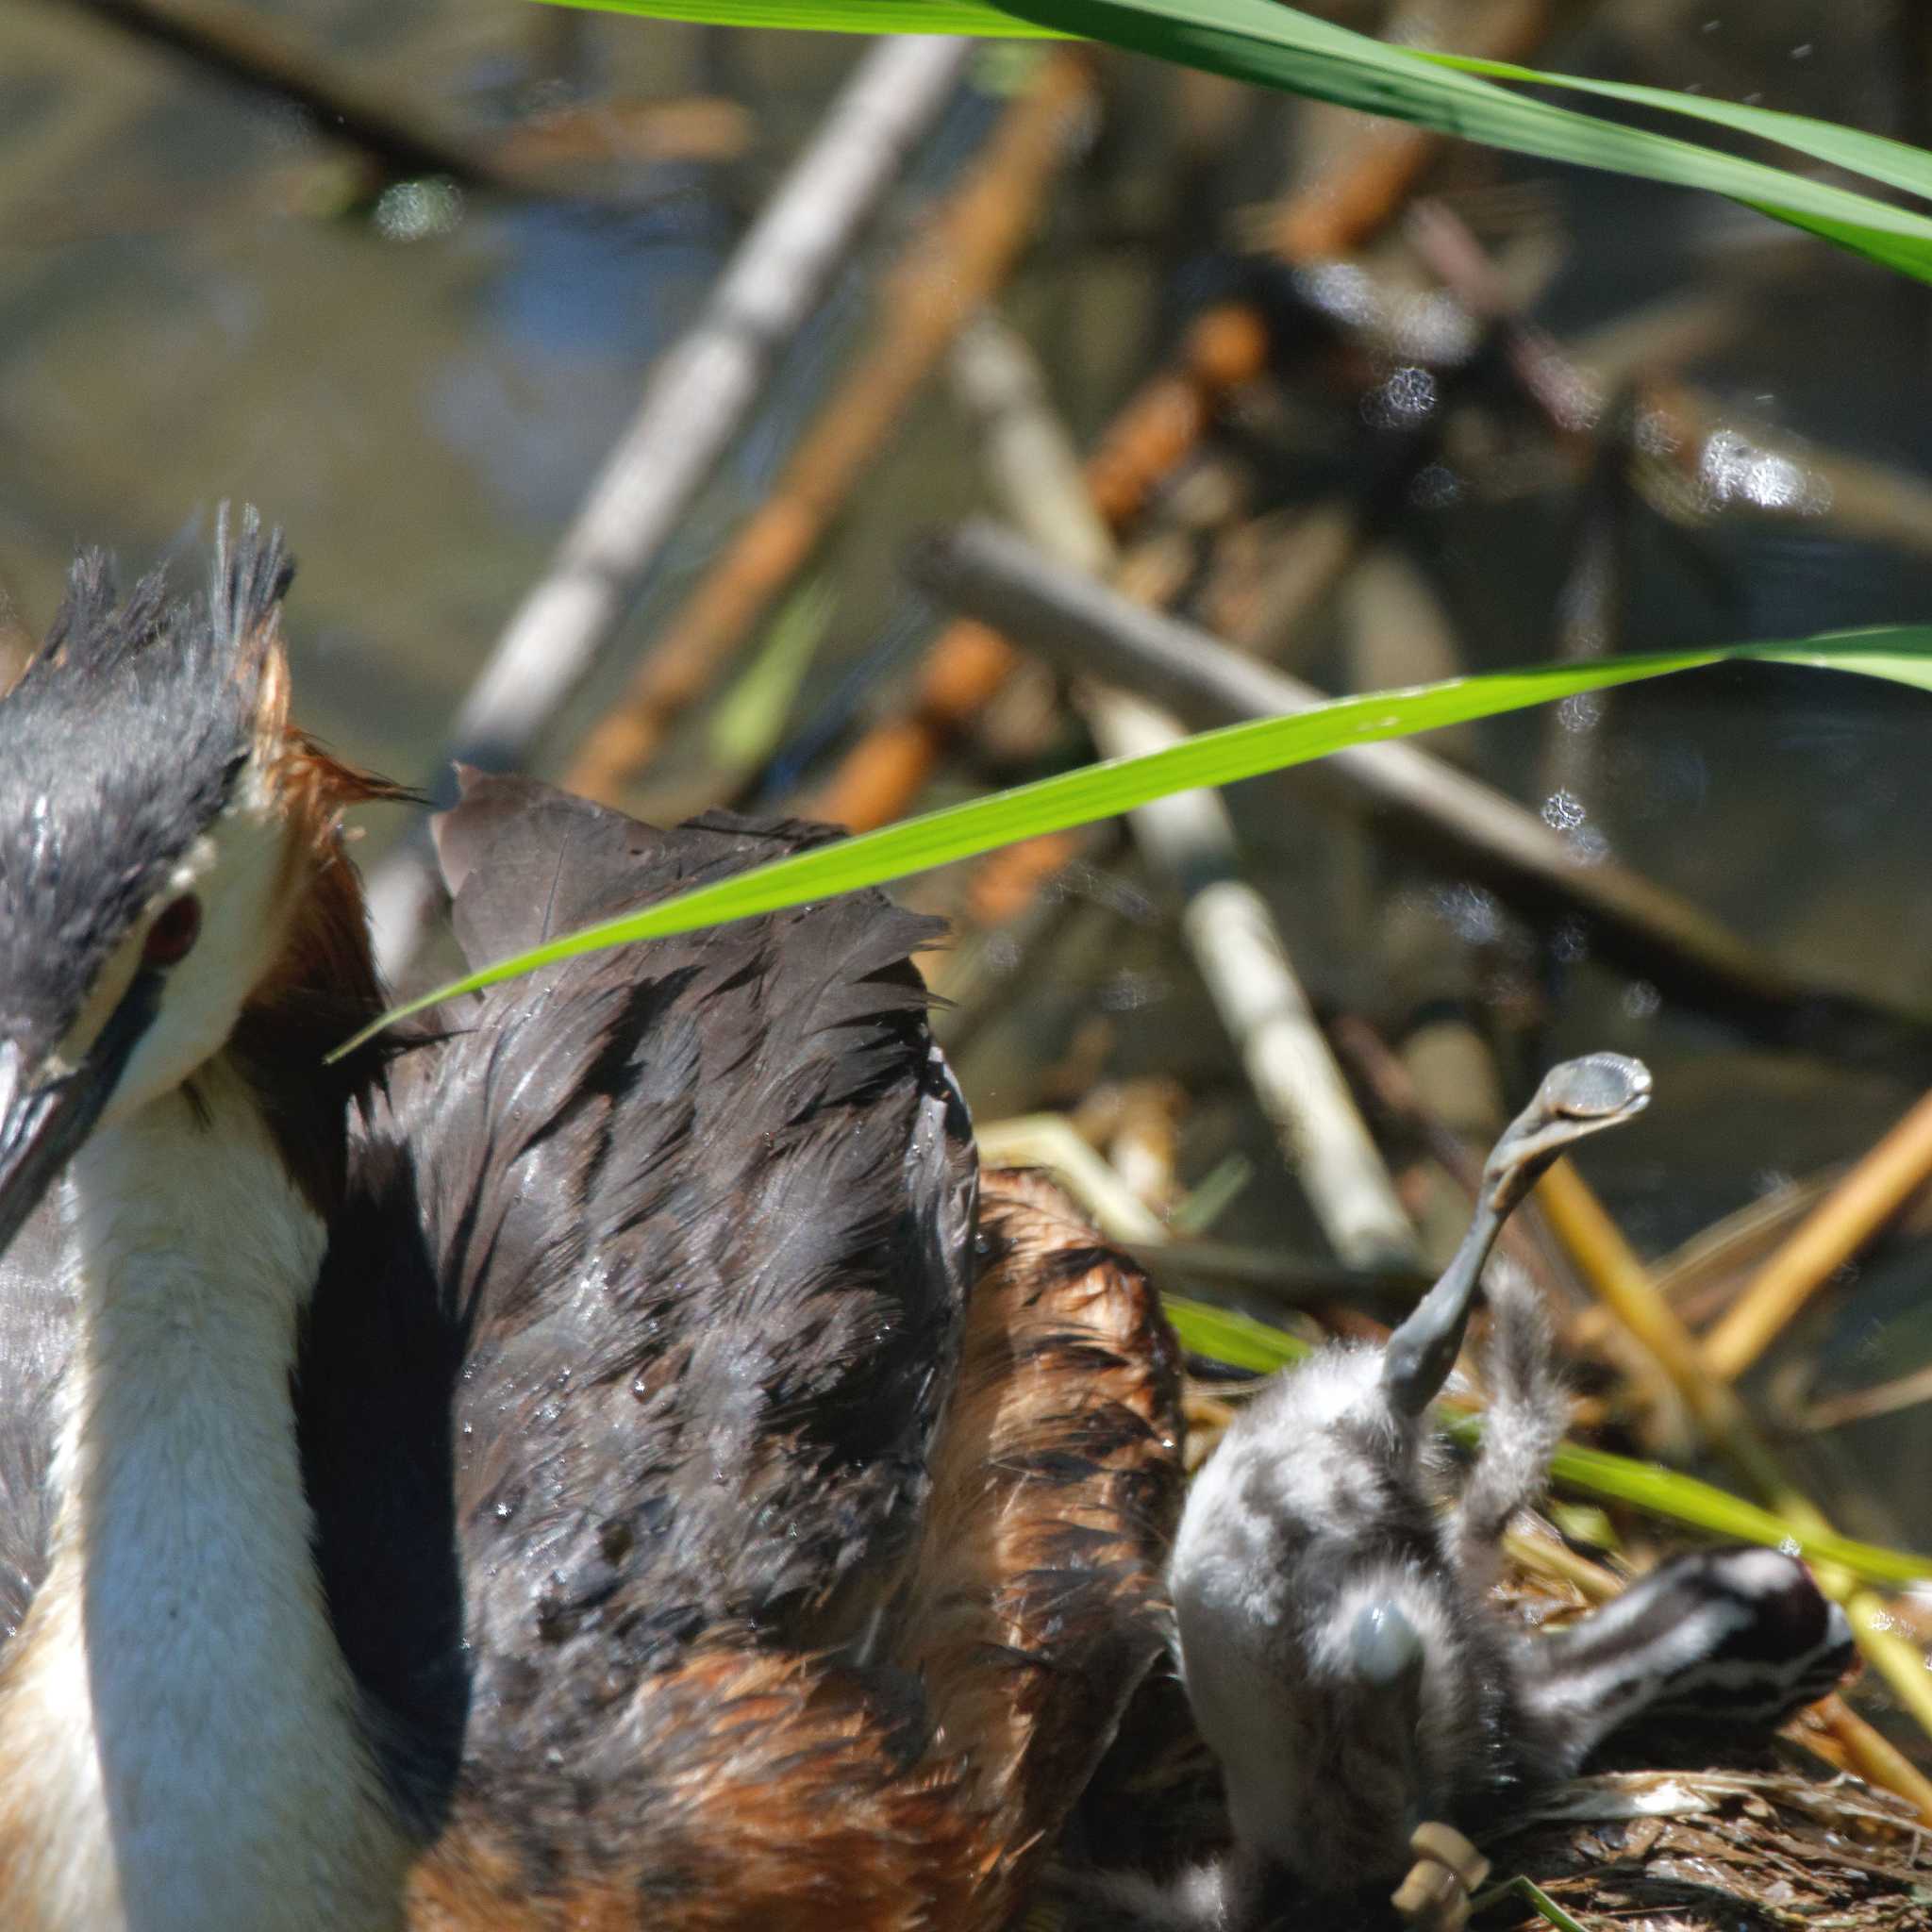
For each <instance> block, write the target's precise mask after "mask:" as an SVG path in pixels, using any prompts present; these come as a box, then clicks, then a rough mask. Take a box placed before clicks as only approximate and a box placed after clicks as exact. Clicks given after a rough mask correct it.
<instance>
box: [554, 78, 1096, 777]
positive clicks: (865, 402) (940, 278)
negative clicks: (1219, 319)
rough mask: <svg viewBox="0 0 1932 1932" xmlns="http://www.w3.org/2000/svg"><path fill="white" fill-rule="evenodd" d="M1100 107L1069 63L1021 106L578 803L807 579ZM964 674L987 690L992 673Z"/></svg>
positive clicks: (572, 772) (625, 702) (623, 701)
mask: <svg viewBox="0 0 1932 1932" xmlns="http://www.w3.org/2000/svg"><path fill="white" fill-rule="evenodd" d="M1092 99H1093V81H1092V75H1091V69H1090V68H1089V65H1088V63H1087V61H1086V59H1085V58H1083V57H1082V56H1080V55H1078V54H1072V53H1065V54H1055V55H1053V56H1050V57H1049V58H1047V59H1046V60H1045V61H1043V62H1042V64H1041V68H1040V71H1039V74H1038V75H1037V77H1036V78H1035V80H1034V82H1033V84H1032V85H1031V86H1030V87H1029V88H1028V89H1027V90H1026V91H1025V92H1024V93H1023V94H1022V95H1020V96H1019V98H1018V99H1016V100H1015V101H1014V102H1013V104H1012V105H1011V107H1009V108H1008V109H1007V112H1006V114H1005V116H1004V117H1003V119H1002V121H1001V123H1000V125H999V126H998V128H997V129H996V130H995V132H994V133H993V136H992V138H991V141H990V142H988V143H987V146H986V148H985V150H984V152H983V153H982V154H981V155H980V157H979V158H978V159H977V160H976V161H975V162H974V165H973V167H972V169H971V171H970V173H969V175H968V176H967V178H966V180H965V181H964V182H963V183H962V184H961V185H960V186H959V187H958V189H957V190H955V191H954V192H953V193H951V194H950V195H949V196H948V197H947V198H946V200H945V202H944V204H943V205H942V206H941V208H940V209H939V210H938V211H937V212H936V213H935V214H934V215H933V217H932V218H931V220H930V221H929V222H928V223H927V224H926V225H925V226H924V232H923V234H922V235H921V236H920V238H919V239H918V241H917V242H915V243H914V245H913V247H912V248H911V249H910V250H909V252H908V254H907V256H906V257H905V258H903V259H902V260H901V261H900V262H899V264H898V265H897V266H896V267H895V268H894V269H893V271H892V273H891V275H890V276H889V277H888V278H887V280H886V283H885V286H884V288H883V289H882V291H881V303H880V317H879V322H878V325H877V328H876V332H875V335H874V341H873V342H872V344H871V345H870V346H869V347H868V348H867V350H866V351H865V352H864V354H863V355H862V356H861V357H860V358H859V360H858V363H857V365H856V366H855V367H854V368H853V370H852V372H851V374H850V375H848V376H847V377H846V378H845V380H844V381H843V382H841V384H840V385H839V386H838V388H837V390H836V391H834V393H833V394H832V396H831V397H830V398H829V400H828V401H827V402H826V403H825V404H824V406H823V407H822V408H820V410H819V412H818V414H817V416H816V418H815V419H814V421H813V423H812V425H811V427H810V428H809V429H808V431H807V432H806V434H805V436H804V437H803V439H802V440H801V441H799V443H798V445H797V447H796V448H795V449H794V450H793V452H792V454H791V458H790V459H789V460H788V461H787V463H786V465H785V470H784V474H783V475H781V476H780V477H779V479H778V481H777V484H776V485H775V486H774V489H773V491H772V493H771V494H770V496H768V497H767V498H766V500H765V501H764V502H763V503H762V504H760V505H759V506H758V508H757V509H756V510H755V511H754V512H753V513H752V515H751V517H750V518H749V520H748V521H747V522H746V523H745V525H743V527H742V528H741V530H740V531H739V532H738V534H737V535H736V536H735V537H734V538H733V539H732V541H731V542H730V544H729V545H728V546H727V547H726V549H725V550H724V554H723V555H722V556H721V557H720V558H718V559H717V560H716V562H715V563H714V564H713V565H712V567H711V568H710V570H709V571H708V573H707V574H706V576H705V578H704V581H703V582H702V583H701V584H700V585H699V586H698V588H697V590H696V591H694V592H693V593H692V594H691V596H690V597H689V598H687V599H686V601H685V603H684V604H683V606H682V607H681V608H680V609H679V610H678V611H677V613H676V614H675V616H674V617H673V618H672V619H671V621H670V622H669V623H668V624H667V625H665V626H664V628H663V629H662V630H660V631H659V632H658V636H657V637H656V639H655V640H654V641H652V644H651V647H650V650H649V651H648V653H647V654H646V655H645V657H644V658H643V660H642V662H641V664H640V665H639V666H638V669H637V672H636V675H634V676H633V678H632V680H631V683H630V687H629V689H628V690H627V691H625V694H624V695H623V696H622V697H621V698H620V699H619V700H618V701H617V703H616V704H615V705H614V706H613V707H612V708H611V709H610V711H609V713H608V715H607V716H606V717H605V718H604V720H603V721H602V723H600V724H598V725H597V727H596V728H595V729H594V730H593V731H592V732H591V734H590V736H589V737H588V738H587V739H586V740H585V741H584V744H583V747H582V749H581V750H580V751H579V752H578V754H577V757H576V758H575V761H574V762H573V764H572V765H571V767H570V769H569V771H568V773H567V774H566V775H565V779H564V783H565V784H566V785H567V786H568V787H569V788H570V789H571V790H572V791H579V792H582V793H583V794H584V795H585V796H586V797H590V798H599V799H606V800H609V799H613V798H615V797H616V796H618V795H619V794H620V793H621V792H622V791H623V790H624V788H625V786H626V785H627V784H629V783H630V782H631V781H632V779H634V778H635V777H636V775H637V774H638V773H639V772H641V770H642V769H643V767H644V766H645V765H646V764H647V763H648V762H649V761H650V759H651V758H652V757H653V756H654V755H655V754H656V752H657V750H658V746H659V745H660V744H661V743H662V742H663V741H664V737H665V734H666V732H667V731H668V730H669V729H670V727H671V725H672V724H673V723H674V722H675V720H676V718H677V717H678V715H679V714H680V713H681V712H682V711H683V710H684V709H685V708H687V707H689V706H690V705H691V704H692V703H693V702H694V701H695V700H696V699H697V698H699V697H700V696H702V695H703V694H704V692H705V691H707V690H708V689H709V687H710V685H711V683H712V681H713V680H714V679H715V678H716V676H717V675H718V674H719V672H720V671H721V669H722V668H723V667H724V665H725V664H727V663H728V662H730V660H731V658H732V656H733V654H734V653H735V652H736V651H737V650H738V648H739V646H740V645H741V643H742V642H743V641H744V639H745V638H746V637H747V636H748V635H749V634H750V633H751V631H752V629H753V627H754V626H755V625H757V624H758V621H759V620H760V619H761V618H762V617H764V616H765V614H766V613H767V612H768V611H769V610H770V609H771V608H772V605H773V603H774V600H775V599H776V597H777V596H778V595H779V593H780V592H781V591H783V590H784V589H785V587H786V586H787V585H788V584H789V583H790V582H791V579H792V578H793V576H795V575H796V574H797V573H798V571H799V570H800V569H802V568H803V566H804V565H805V563H806V561H807V559H808V558H809V557H810V555H811V553H812V551H813V550H814V549H815V548H816V547H817V546H818V544H819V542H820V541H821V540H822V539H823V538H824V534H825V531H826V529H827V528H828V527H829V525H830V524H831V521H832V519H833V517H834V516H835V515H837V513H838V512H839V510H840V509H841V508H842V507H843V505H844V503H845V501H846V499H847V498H848V497H849V496H850V494H851V492H852V490H853V488H854V486H855V485H856V484H857V483H858V480H859V478H860V477H861V476H863V475H864V474H865V473H866V471H867V469H868V468H869V467H870V466H871V464H872V463H873V461H874V458H876V457H877V456H878V455H879V453H880V452H881V451H882V450H883V449H884V448H885V446H886V444H887V443H888V442H889V441H891V437H892V434H893V432H894V431H895V430H896V429H897V428H898V427H899V426H900V425H901V424H903V422H904V421H905V417H906V409H907V406H908V403H909V402H910V401H911V399H912V397H913V396H914V394H915V393H916V392H917V391H918V390H919V389H920V387H921V386H922V385H923V384H924V382H925V380H926V378H927V377H928V376H929V375H931V374H932V371H933V369H934V367H935V366H936V365H937V363H938V362H939V359H940V358H941V356H943V355H944V354H945V351H946V349H947V347H948V346H949V345H950V343H951V342H952V340H953V338H954V336H955V335H957V334H958V331H959V329H960V328H961V327H962V326H963V325H965V323H966V321H967V319H968V318H969V317H970V316H971V315H972V314H973V312H974V309H976V308H978V307H979V305H980V304H981V303H982V302H984V301H985V300H986V298H987V297H988V296H989V295H991V293H992V292H993V291H995V290H996V289H998V288H999V286H1000V285H1001V284H1002V283H1003V282H1004V281H1005V280H1006V278H1007V276H1008V275H1009V274H1010V273H1011V272H1012V269H1013V267H1014V264H1015V263H1016V262H1017V261H1018V259H1019V258H1020V254H1021V251H1022V249H1023V248H1024V245H1025V243H1026V242H1027V240H1028V239H1029V237H1030V235H1031V234H1032V231H1033V227H1034V225H1035V223H1036V222H1037V220H1038V218H1039V211H1040V206H1041V198H1042V196H1043V195H1044V193H1045V191H1046V188H1047V186H1048V184H1049V183H1050V182H1051V181H1052V179H1053V177H1054V176H1055V175H1056V174H1058V171H1059V169H1060V168H1061V167H1062V166H1064V165H1065V163H1066V161H1067V160H1068V158H1070V156H1071V155H1072V153H1073V152H1074V145H1075V141H1074V137H1075V135H1076V134H1077V132H1078V130H1079V128H1080V126H1081V125H1082V123H1083V122H1084V120H1085V118H1086V115H1087V113H1088V111H1089V109H1090V108H1091V102H1092ZM961 655H962V656H970V657H971V658H973V659H974V660H975V661H976V662H977V663H979V664H982V665H983V664H984V663H985V662H986V660H988V659H989V658H993V659H994V660H995V661H996V658H997V654H996V653H991V652H990V651H989V650H988V649H987V647H986V645H985V643H984V641H982V642H981V643H980V645H979V647H978V648H977V650H974V651H970V652H968V653H962V654H961ZM955 675H956V676H957V675H960V674H958V673H957V672H956V673H955ZM963 675H965V677H966V678H967V681H968V682H969V683H971V684H972V685H973V686H974V689H975V690H977V689H980V688H982V687H984V685H985V677H984V673H983V671H982V672H980V673H979V674H978V675H975V674H974V670H973V668H972V667H971V666H969V667H968V668H967V669H966V671H965V673H964V674H963ZM997 681H998V679H997V677H995V678H994V679H993V680H992V682H993V683H994V684H996V683H997Z"/></svg>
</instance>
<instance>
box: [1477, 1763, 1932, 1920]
mask: <svg viewBox="0 0 1932 1932" xmlns="http://www.w3.org/2000/svg"><path fill="white" fill-rule="evenodd" d="M1538 1808H1539V1813H1540V1816H1539V1817H1538V1819H1537V1820H1536V1821H1535V1822H1534V1823H1531V1824H1527V1825H1525V1826H1524V1828H1523V1829H1521V1830H1517V1831H1511V1832H1506V1833H1504V1834H1501V1835H1498V1836H1495V1837H1493V1838H1491V1840H1490V1842H1489V1843H1488V1844H1487V1845H1486V1847H1485V1849H1486V1850H1488V1852H1489V1853H1490V1856H1491V1858H1492V1859H1493V1860H1494V1862H1495V1866H1496V1869H1497V1871H1498V1872H1499V1873H1510V1872H1517V1871H1521V1872H1524V1873H1527V1874H1530V1875H1531V1876H1533V1877H1534V1878H1535V1879H1536V1881H1537V1883H1538V1884H1539V1885H1540V1886H1541V1887H1542V1889H1543V1890H1544V1891H1546V1892H1547V1893H1548V1894H1549V1895H1550V1897H1551V1898H1553V1899H1554V1900H1555V1901H1556V1902H1557V1904H1558V1905H1559V1906H1561V1907H1564V1908H1565V1909H1566V1910H1568V1911H1569V1912H1571V1913H1572V1914H1573V1915H1574V1916H1575V1917H1576V1918H1577V1919H1579V1920H1580V1921H1581V1922H1582V1923H1583V1924H1586V1925H1591V1926H1592V1927H1593V1926H1595V1925H1597V1924H1614V1925H1618V1926H1630V1927H1646V1928H1647V1927H1656V1928H1657V1932H1662V1928H1663V1927H1665V1926H1669V1927H1671V1928H1673V1932H1676V1928H1682V1932H1692V1928H1695V1932H1760V1928H1761V1932H1773V1928H1777V1932H1786V1928H1790V1932H1795V1928H1797V1927H1800V1926H1803V1927H1805V1928H1807V1932H1824V1928H1831V1932H1867V1928H1870V1932H1880V1928H1890V1927H1893V1926H1897V1927H1901V1928H1902V1927H1906V1926H1912V1927H1922V1926H1924V1925H1926V1924H1932V1838H1928V1834H1927V1833H1926V1832H1925V1830H1924V1828H1923V1827H1922V1826H1921V1825H1920V1824H1918V1823H1917V1821H1916V1819H1915V1817H1914V1815H1913V1813H1912V1810H1911V1808H1910V1807H1909V1806H1907V1805H1906V1804H1905V1803H1904V1801H1903V1800H1901V1799H1898V1798H1894V1797H1892V1796H1890V1794H1889V1793H1887V1792H1883V1791H1875V1790H1873V1789H1872V1788H1871V1787H1870V1786H1868V1785H1864V1784H1861V1783H1859V1782H1858V1781H1857V1779H1854V1778H1846V1777H1834V1778H1830V1779H1828V1780H1820V1779H1817V1778H1815V1777H1812V1776H1809V1775H1807V1774H1805V1773H1803V1772H1800V1771H1796V1770H1790V1769H1787V1770H1776V1771H1763V1772H1755V1773H1753V1772H1739V1771H1671V1772H1659V1771H1641V1772H1635V1771H1633V1772H1607V1773H1602V1774H1597V1775H1595V1776H1591V1777H1583V1778H1577V1779H1575V1780H1574V1782H1573V1783H1571V1784H1570V1785H1568V1786H1566V1787H1565V1788H1564V1789H1563V1790H1560V1791H1558V1792H1556V1793H1554V1794H1553V1795H1552V1797H1551V1798H1550V1800H1549V1801H1548V1802H1546V1803H1545V1804H1544V1805H1542V1806H1541V1807H1538ZM1485 1923H1488V1924H1494V1925H1497V1926H1498V1927H1501V1926H1504V1925H1507V1924H1524V1925H1534V1924H1540V1923H1541V1920H1540V1919H1539V1918H1538V1917H1537V1916H1536V1915H1535V1914H1529V1915H1527V1916H1526V1917H1525V1916H1523V1915H1522V1914H1521V1912H1520V1908H1519V1907H1516V1906H1514V1905H1513V1904H1512V1905H1511V1906H1510V1907H1508V1908H1507V1913H1504V1914H1496V1913H1492V1914H1491V1915H1490V1917H1489V1918H1488V1920H1487V1921H1486V1922H1485Z"/></svg>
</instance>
